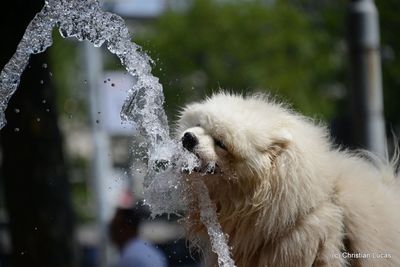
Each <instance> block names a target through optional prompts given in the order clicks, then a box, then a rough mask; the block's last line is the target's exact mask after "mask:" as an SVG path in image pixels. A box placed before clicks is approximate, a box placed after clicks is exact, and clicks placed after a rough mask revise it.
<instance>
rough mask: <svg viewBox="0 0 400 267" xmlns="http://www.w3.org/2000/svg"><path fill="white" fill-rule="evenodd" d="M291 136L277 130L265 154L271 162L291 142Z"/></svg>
mask: <svg viewBox="0 0 400 267" xmlns="http://www.w3.org/2000/svg"><path fill="white" fill-rule="evenodd" d="M292 139H293V136H292V134H291V133H290V132H289V131H288V130H286V129H281V130H278V131H277V132H276V133H275V134H274V137H273V138H272V142H271V144H270V145H269V146H268V148H267V153H268V154H269V156H270V158H271V160H272V161H273V160H275V158H276V157H278V156H279V155H280V154H281V153H282V152H283V151H285V150H286V148H287V147H288V146H289V145H290V143H291V142H292Z"/></svg>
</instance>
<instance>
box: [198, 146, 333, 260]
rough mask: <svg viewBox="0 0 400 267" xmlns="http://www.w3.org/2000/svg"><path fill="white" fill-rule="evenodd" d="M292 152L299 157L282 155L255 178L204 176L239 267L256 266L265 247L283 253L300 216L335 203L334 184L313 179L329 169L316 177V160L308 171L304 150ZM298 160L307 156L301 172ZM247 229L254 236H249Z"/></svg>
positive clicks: (277, 253)
mask: <svg viewBox="0 0 400 267" xmlns="http://www.w3.org/2000/svg"><path fill="white" fill-rule="evenodd" d="M291 149H297V151H296V153H293V154H292V153H290V151H293V150H286V151H285V152H283V153H282V154H281V155H279V157H277V158H276V159H275V161H274V162H273V164H271V166H269V171H267V172H264V173H266V174H267V175H265V176H262V177H260V176H259V175H254V176H252V175H251V174H249V173H251V172H245V173H246V174H247V176H245V173H242V174H241V173H236V174H235V176H238V177H237V178H235V179H231V180H227V179H218V177H213V176H210V177H204V179H205V181H206V184H207V186H208V188H209V191H210V197H211V199H212V200H213V201H214V202H215V203H216V205H217V207H218V216H219V221H220V223H221V225H222V228H223V230H224V232H225V233H226V234H228V236H229V241H230V244H229V245H230V246H231V247H232V248H233V256H234V258H235V262H236V263H237V265H238V266H258V264H257V262H255V261H257V259H259V258H260V255H255V254H256V253H257V252H258V251H261V250H263V251H264V253H265V251H266V250H265V248H266V247H269V248H270V249H269V251H271V252H272V251H273V250H277V249H279V247H280V246H279V245H280V244H279V243H281V242H285V240H286V239H288V236H290V235H291V234H292V232H293V231H295V230H296V229H295V227H298V226H299V225H301V222H299V218H304V217H305V216H307V215H308V214H310V213H312V212H313V211H314V209H315V208H316V207H317V206H321V203H323V202H329V203H330V202H331V199H330V197H331V195H332V192H330V190H332V186H330V185H329V184H324V183H321V181H318V182H314V181H313V179H319V178H320V177H327V175H328V174H327V173H326V171H325V170H326V166H320V167H321V168H320V170H321V173H316V167H317V166H319V165H320V163H319V162H318V159H315V158H313V159H312V160H310V161H309V167H310V168H305V166H304V162H307V159H305V158H304V157H305V156H306V155H302V153H300V152H299V151H298V149H301V148H291ZM326 153H329V152H326ZM320 155H321V154H320ZM295 156H297V157H298V156H302V157H303V158H302V162H303V163H302V164H303V165H302V166H301V168H300V167H299V166H298V165H297V163H298V162H299V160H298V159H296V158H295ZM250 180H251V182H249V181H250ZM305 180H308V181H305ZM282 181H284V182H282ZM310 185H313V186H310ZM311 196H312V197H311ZM243 200H244V201H243ZM299 203H301V205H299ZM249 225H251V227H249ZM339 225H340V223H339ZM249 228H250V229H252V231H251V232H248V229H249ZM255 237H257V238H255ZM260 237H263V238H260ZM289 239H290V238H289ZM286 242H287V241H286ZM287 247H289V246H287ZM282 249H283V250H285V247H282ZM236 251H240V252H241V253H242V254H243V255H238V254H237V253H236ZM267 251H268V250H267ZM274 254H275V255H279V251H275V252H274V253H272V254H271V255H274ZM282 254H284V252H283V251H282Z"/></svg>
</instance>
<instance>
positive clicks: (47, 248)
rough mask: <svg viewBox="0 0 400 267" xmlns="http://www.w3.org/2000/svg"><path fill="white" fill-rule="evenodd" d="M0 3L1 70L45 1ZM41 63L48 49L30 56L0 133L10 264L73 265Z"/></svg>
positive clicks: (60, 160) (57, 137) (49, 90)
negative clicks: (0, 13) (1, 6)
mask: <svg viewBox="0 0 400 267" xmlns="http://www.w3.org/2000/svg"><path fill="white" fill-rule="evenodd" d="M2 4H3V10H2V15H1V16H0V22H1V23H0V32H1V35H2V38H3V39H2V41H3V42H2V49H1V51H0V69H2V68H3V66H4V65H5V63H6V62H7V61H8V60H9V59H10V58H11V56H12V54H13V53H14V52H15V49H16V47H17V44H18V42H19V41H20V39H21V38H22V34H23V32H24V31H25V28H26V26H27V25H28V23H29V21H30V20H31V19H32V18H33V16H34V15H35V13H36V12H38V11H40V9H41V8H42V7H43V4H44V1H34V0H30V1H26V0H14V1H6V2H3V3H2ZM44 64H49V58H48V54H47V52H46V53H42V54H39V55H35V56H33V57H32V58H31V61H30V64H29V66H28V67H27V69H26V70H25V72H24V74H23V76H22V80H21V84H20V86H19V88H18V90H17V91H16V93H15V94H14V96H13V97H12V98H11V101H10V103H9V106H8V108H7V111H6V117H7V121H8V123H7V125H6V126H5V127H4V128H3V129H2V130H1V132H0V145H1V150H2V160H1V172H0V175H1V182H2V183H1V186H3V188H2V189H3V190H2V191H3V192H4V200H5V206H6V209H7V210H6V211H7V215H8V227H9V231H10V239H11V264H10V266H12V267H26V266H32V267H70V266H73V259H74V257H73V256H74V250H73V242H74V240H73V214H72V206H71V202H70V195H69V184H68V179H67V167H66V163H65V160H64V156H63V149H62V136H61V132H60V129H59V126H58V122H57V110H56V107H55V99H56V95H55V93H56V90H55V88H54V86H53V84H52V80H51V77H50V73H49V69H48V68H47V67H44V66H47V65H44ZM0 266H3V264H2V263H1V262H0ZM4 266H6V265H4ZM7 266H8V265H7Z"/></svg>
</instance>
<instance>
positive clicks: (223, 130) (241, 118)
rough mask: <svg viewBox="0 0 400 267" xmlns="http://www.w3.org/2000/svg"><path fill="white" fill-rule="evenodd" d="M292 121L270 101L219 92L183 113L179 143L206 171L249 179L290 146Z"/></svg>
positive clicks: (274, 160) (263, 170) (263, 172)
mask: <svg viewBox="0 0 400 267" xmlns="http://www.w3.org/2000/svg"><path fill="white" fill-rule="evenodd" d="M291 121H292V120H291V119H290V116H289V114H288V112H287V111H286V110H285V109H283V108H282V107H281V106H280V105H279V104H276V103H273V102H270V101H268V100H267V98H266V97H265V96H251V97H247V98H244V97H242V96H238V95H230V94H225V93H220V94H217V95H214V96H213V97H211V98H209V99H206V100H205V101H203V102H200V103H195V104H190V105H188V106H186V107H185V108H184V109H183V112H182V113H181V116H180V119H179V121H178V138H180V139H181V141H182V145H183V147H185V148H186V149H187V150H189V151H191V152H193V153H194V154H195V155H196V156H197V157H198V158H199V159H200V161H201V164H202V167H201V170H202V171H205V172H213V171H215V172H216V173H224V174H227V176H239V177H240V176H247V177H250V176H252V175H257V174H261V173H262V174H265V173H266V172H267V171H268V169H270V168H271V167H272V166H273V165H274V164H275V163H276V159H277V158H278V157H279V156H280V155H281V154H282V153H283V152H284V151H285V150H287V149H288V148H289V147H290V146H291V143H292V139H293V135H292V133H291V126H290V124H291ZM228 178H233V177H228Z"/></svg>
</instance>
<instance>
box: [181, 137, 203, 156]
mask: <svg viewBox="0 0 400 267" xmlns="http://www.w3.org/2000/svg"><path fill="white" fill-rule="evenodd" d="M198 144H199V139H197V137H196V135H195V134H194V133H192V132H186V133H185V134H184V135H183V137H182V145H183V147H184V148H186V149H187V150H189V151H190V152H193V149H194V147H195V146H196V145H198Z"/></svg>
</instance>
